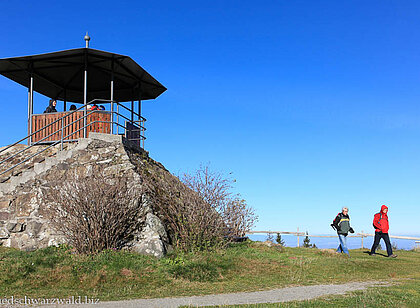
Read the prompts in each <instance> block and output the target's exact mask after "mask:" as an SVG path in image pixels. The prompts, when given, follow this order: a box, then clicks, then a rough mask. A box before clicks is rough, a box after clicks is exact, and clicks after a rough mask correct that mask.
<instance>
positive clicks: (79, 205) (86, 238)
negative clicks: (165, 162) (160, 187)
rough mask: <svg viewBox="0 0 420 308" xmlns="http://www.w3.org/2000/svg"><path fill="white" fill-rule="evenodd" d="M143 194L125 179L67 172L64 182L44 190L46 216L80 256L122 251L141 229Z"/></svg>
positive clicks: (98, 173) (93, 173)
mask: <svg viewBox="0 0 420 308" xmlns="http://www.w3.org/2000/svg"><path fill="white" fill-rule="evenodd" d="M142 195H143V189H142V188H141V187H135V186H130V185H129V183H128V180H127V178H126V177H121V176H112V177H110V176H105V175H104V174H103V173H101V172H98V171H97V170H96V171H95V172H92V175H89V176H85V175H81V174H78V173H77V172H76V171H75V172H69V174H68V175H67V177H66V181H65V182H64V183H60V184H56V185H53V186H52V188H51V189H50V190H48V191H46V200H47V202H48V203H49V208H48V209H47V216H48V217H49V219H50V221H51V224H52V227H53V228H54V229H55V230H56V231H58V232H59V233H61V234H62V235H64V237H65V238H66V240H67V241H68V243H69V244H70V245H72V246H73V247H74V248H75V249H76V250H77V251H78V252H79V253H98V252H100V251H102V250H104V249H111V248H112V249H121V248H123V247H124V246H126V245H127V244H128V243H129V242H130V241H131V240H132V239H133V236H134V233H135V232H136V231H138V230H139V229H140V228H141V227H142V226H143V223H144V215H143V211H142V210H143V207H142Z"/></svg>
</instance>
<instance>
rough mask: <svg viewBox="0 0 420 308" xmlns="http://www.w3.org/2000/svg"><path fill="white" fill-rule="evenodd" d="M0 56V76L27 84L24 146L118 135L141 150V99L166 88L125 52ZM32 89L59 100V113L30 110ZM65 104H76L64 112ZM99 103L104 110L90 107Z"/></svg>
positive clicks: (73, 52)
mask: <svg viewBox="0 0 420 308" xmlns="http://www.w3.org/2000/svg"><path fill="white" fill-rule="evenodd" d="M89 40H90V38H89V36H88V34H86V36H85V41H86V47H85V48H78V49H70V50H64V51H58V52H52V53H46V54H39V55H31V56H24V57H15V58H5V59H0V74H2V75H3V76H5V77H7V78H9V79H11V80H13V81H15V82H17V83H19V84H21V85H23V86H25V87H27V88H28V119H27V122H28V136H27V137H26V138H24V139H27V140H28V143H29V144H30V145H34V144H43V143H49V144H51V143H57V142H61V143H63V142H69V141H75V140H77V139H78V138H81V137H87V136H88V135H89V132H101V133H107V134H124V136H125V137H126V138H128V139H130V140H132V141H136V142H138V144H139V145H140V146H141V147H143V148H144V140H145V139H146V138H145V136H144V131H145V127H144V122H145V120H146V119H145V118H144V117H142V113H141V105H142V101H144V100H150V99H155V98H157V97H158V96H159V95H160V94H162V93H163V92H164V91H166V88H165V87H164V86H163V85H162V84H160V83H159V82H158V81H157V80H156V79H155V78H153V77H152V76H151V75H150V74H149V73H148V72H146V71H145V70H144V69H143V68H142V67H141V66H140V65H138V64H137V63H136V62H135V61H134V60H133V59H131V58H130V57H128V56H125V55H120V54H115V53H110V52H106V51H101V50H96V49H91V48H89ZM34 91H35V92H38V93H40V94H43V95H45V96H47V97H50V98H51V99H54V100H61V101H63V102H64V111H62V112H55V113H46V114H45V113H44V114H34V113H33V110H34V108H33V107H34V100H33V97H34V95H33V94H34ZM69 103H75V104H78V107H76V110H71V111H70V110H68V108H67V106H68V104H69ZM99 104H100V105H103V106H104V109H105V110H98V109H90V108H89V107H90V106H96V105H99Z"/></svg>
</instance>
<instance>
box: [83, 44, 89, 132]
mask: <svg viewBox="0 0 420 308" xmlns="http://www.w3.org/2000/svg"><path fill="white" fill-rule="evenodd" d="M87 77H88V72H87V49H86V50H85V80H84V85H83V104H84V105H85V108H83V138H86V137H87V127H86V125H87V118H86V116H87Z"/></svg>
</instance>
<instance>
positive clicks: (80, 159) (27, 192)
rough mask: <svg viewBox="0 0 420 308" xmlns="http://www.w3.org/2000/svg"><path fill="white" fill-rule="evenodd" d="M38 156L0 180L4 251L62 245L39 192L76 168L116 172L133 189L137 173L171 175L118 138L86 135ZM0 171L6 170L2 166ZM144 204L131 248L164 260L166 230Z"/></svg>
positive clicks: (0, 239)
mask: <svg viewBox="0 0 420 308" xmlns="http://www.w3.org/2000/svg"><path fill="white" fill-rule="evenodd" d="M22 147H24V146H23V145H17V146H16V148H14V149H13V148H12V149H11V150H8V152H9V153H11V152H13V151H15V152H18V151H20V149H21V148H22ZM41 149H42V148H41ZM31 151H32V152H33V151H36V149H34V148H31ZM2 157H3V158H4V153H2ZM39 157H40V156H37V158H35V159H31V160H28V162H26V163H25V164H23V165H22V166H21V167H19V168H18V169H16V170H14V171H13V173H10V174H9V175H7V176H3V177H2V178H1V179H0V244H2V245H3V246H7V247H15V248H19V249H22V250H34V249H37V248H42V247H47V246H51V245H57V244H59V243H64V242H66V239H65V238H63V236H60V235H59V234H58V233H57V232H56V231H54V229H53V228H52V227H51V224H50V223H49V220H48V218H47V215H46V206H47V205H46V203H45V196H44V195H43V192H45V189H48V188H49V187H50V186H51V183H53V182H57V181H66V178H67V175H68V174H69V172H71V171H72V170H75V169H76V168H77V169H78V171H82V172H85V173H86V174H88V173H89V172H90V170H92V168H93V167H94V166H95V168H101V170H103V171H104V172H105V173H109V174H116V173H118V174H120V175H121V176H124V177H126V178H127V179H129V181H131V182H132V183H133V185H135V184H138V183H139V182H141V180H142V179H141V174H140V172H139V170H140V169H141V168H147V170H148V172H154V173H164V174H169V172H168V171H167V170H166V169H165V168H164V167H163V166H162V165H161V164H160V163H157V162H155V161H154V160H152V159H151V158H150V157H149V156H148V153H147V152H146V151H144V150H143V149H141V148H139V147H137V146H136V145H134V144H132V143H131V142H130V141H128V140H126V139H125V138H123V137H122V136H115V135H108V134H99V133H90V135H89V138H85V139H79V141H78V142H77V143H74V144H69V145H67V147H66V149H65V150H63V151H58V148H56V149H54V148H51V149H50V150H48V152H47V153H46V154H45V155H43V158H42V159H40V158H39ZM1 160H2V158H1V157H0V161H1ZM1 167H2V168H3V170H6V169H7V166H6V165H3V166H1ZM144 200H145V201H143V212H144V213H145V225H144V227H143V228H142V230H138V232H137V234H136V235H135V239H134V241H133V242H132V243H131V245H130V249H132V250H134V251H136V252H138V253H142V254H147V255H153V256H156V257H162V256H163V255H164V254H165V253H166V252H167V251H168V249H171V245H170V240H169V237H168V234H167V230H166V228H165V226H164V224H163V223H162V221H161V220H160V219H159V217H158V216H157V215H156V213H155V211H154V206H153V199H152V198H150V196H149V197H148V196H146V197H145V198H144Z"/></svg>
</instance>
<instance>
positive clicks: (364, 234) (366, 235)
mask: <svg viewBox="0 0 420 308" xmlns="http://www.w3.org/2000/svg"><path fill="white" fill-rule="evenodd" d="M246 234H289V235H294V236H296V237H297V247H299V245H300V244H299V237H300V236H302V237H303V236H308V237H310V238H311V237H337V235H314V234H308V233H306V232H299V228H298V229H297V232H293V231H248V232H246ZM374 236H375V234H371V233H364V232H363V231H362V232H360V233H355V234H354V235H348V237H359V238H361V243H362V247H363V239H364V238H366V237H374ZM389 237H390V238H396V239H402V240H415V241H416V242H415V243H416V246H417V245H419V246H420V238H419V237H413V236H399V235H390V236H389Z"/></svg>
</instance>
